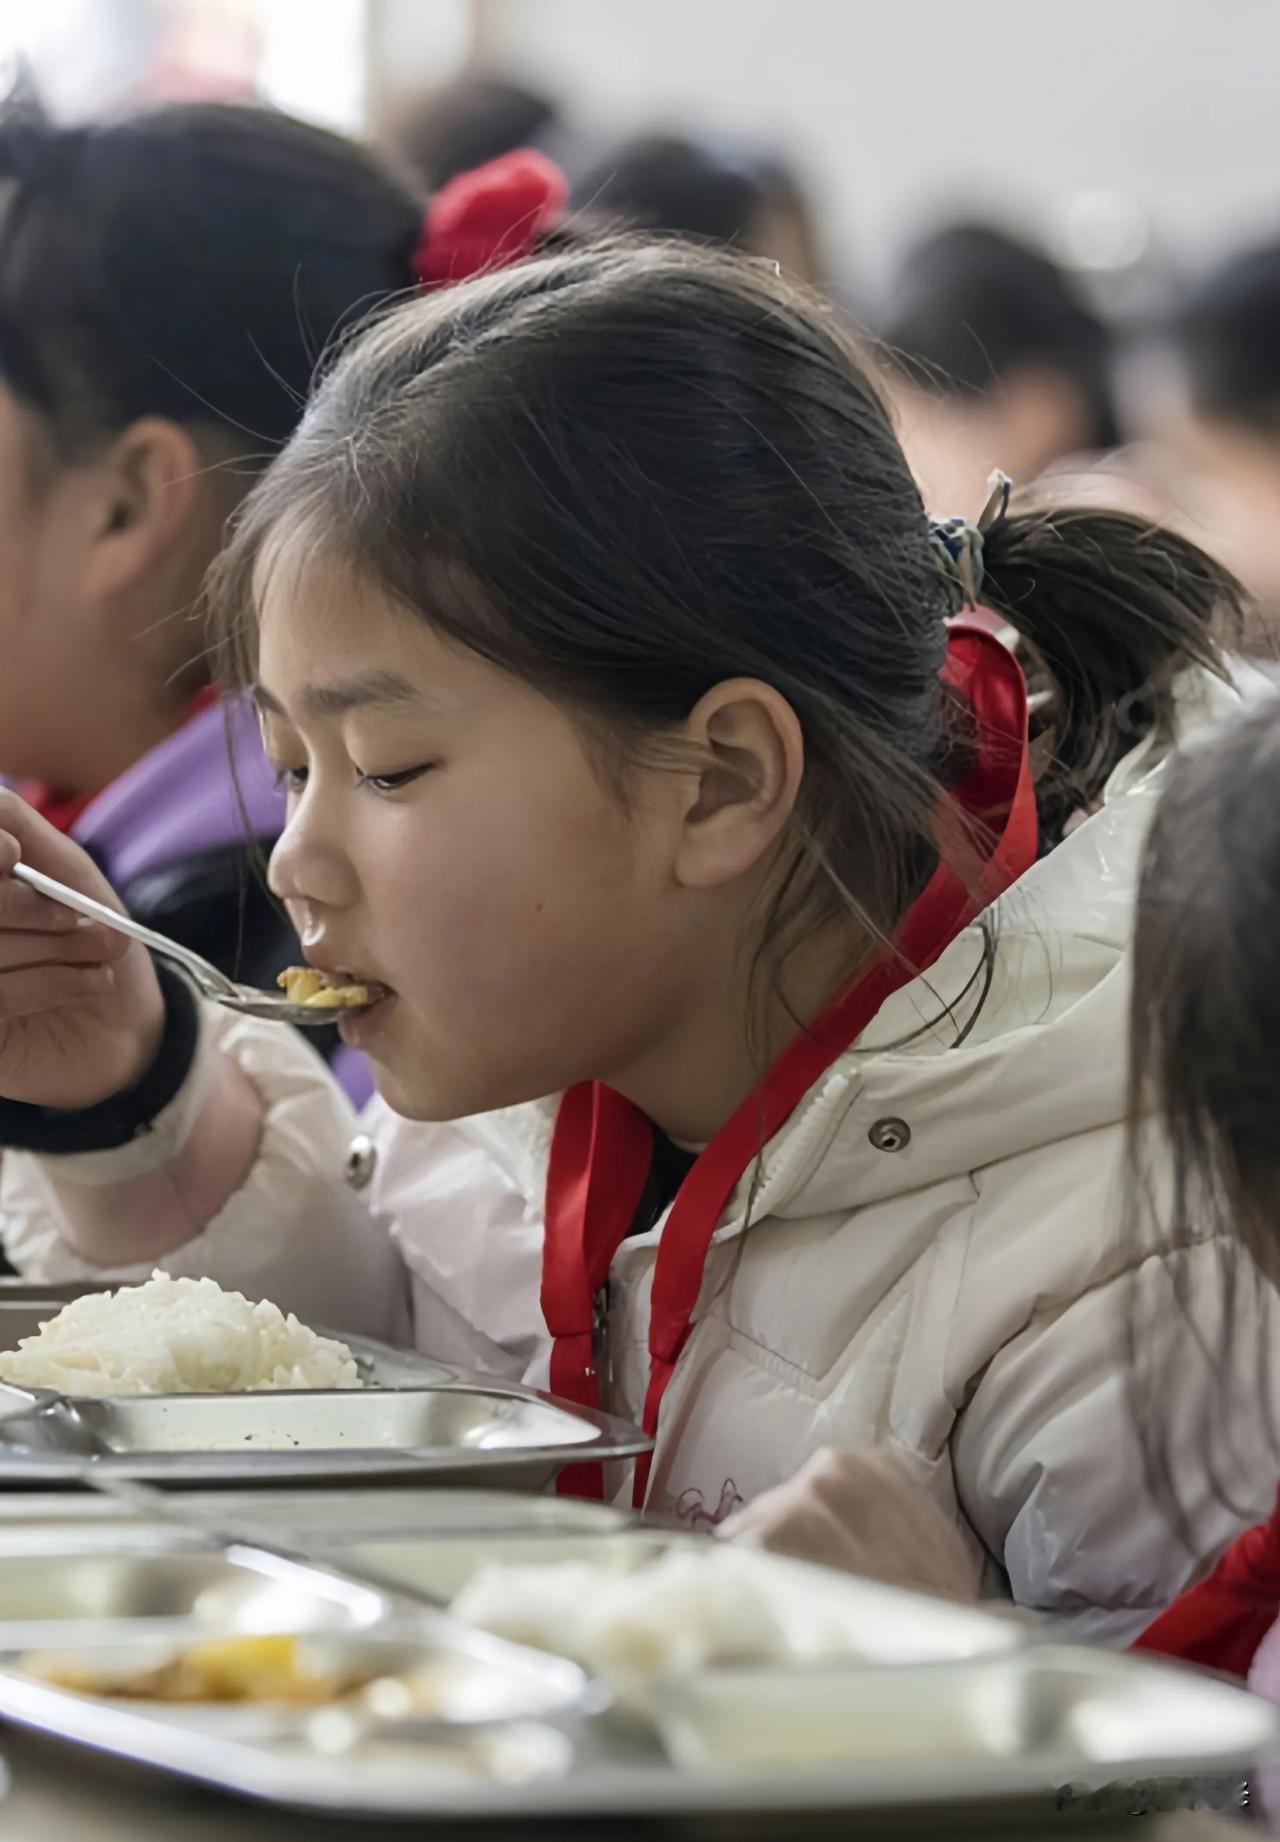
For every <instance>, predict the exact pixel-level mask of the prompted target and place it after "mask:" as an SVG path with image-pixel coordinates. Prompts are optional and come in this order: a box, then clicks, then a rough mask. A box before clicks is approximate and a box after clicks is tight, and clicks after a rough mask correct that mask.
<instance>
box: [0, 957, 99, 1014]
mask: <svg viewBox="0 0 1280 1842" xmlns="http://www.w3.org/2000/svg"><path fill="white" fill-rule="evenodd" d="M115 982H116V973H115V968H114V966H41V967H39V968H37V969H35V970H32V969H26V970H23V971H20V972H6V973H3V974H0V1022H11V1021H12V1020H13V1019H15V1018H18V1017H34V1016H38V1015H39V1014H40V1013H41V1012H42V1011H55V1010H61V1009H62V1008H63V1007H64V1006H66V1005H75V1004H86V1003H89V1002H90V1001H91V1000H92V999H94V998H104V997H106V996H108V995H109V994H110V993H111V992H112V991H113V990H114V989H115Z"/></svg>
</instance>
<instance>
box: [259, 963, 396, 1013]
mask: <svg viewBox="0 0 1280 1842" xmlns="http://www.w3.org/2000/svg"><path fill="white" fill-rule="evenodd" d="M276 983H277V984H278V985H279V986H280V989H281V990H282V991H283V992H284V995H285V997H286V998H288V1000H289V1002H290V1004H302V1005H305V1006H306V1007H307V1009H308V1010H318V1011H319V1010H324V1011H357V1010H365V1009H367V1008H368V1007H369V1006H370V1005H372V1004H378V1003H380V1002H381V1000H382V999H383V998H388V997H390V996H391V993H390V991H389V990H388V989H387V987H386V986H385V985H380V984H379V983H378V982H377V980H376V979H368V978H365V977H363V975H362V974H360V973H357V972H345V971H344V972H325V971H322V970H321V969H320V967H318V966H289V967H288V968H287V969H286V970H285V971H284V972H282V973H281V974H280V976H279V978H278V979H277V980H276Z"/></svg>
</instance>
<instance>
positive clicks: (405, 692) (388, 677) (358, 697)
mask: <svg viewBox="0 0 1280 1842" xmlns="http://www.w3.org/2000/svg"><path fill="white" fill-rule="evenodd" d="M253 701H254V702H255V703H256V704H257V706H258V708H259V710H263V711H266V712H267V713H268V714H270V715H272V716H283V715H284V714H285V712H284V706H283V704H281V702H280V700H279V699H278V698H276V697H273V696H272V695H271V692H270V691H268V690H267V688H266V686H265V685H261V684H255V685H254V687H253ZM298 702H299V704H300V705H301V707H302V709H303V710H304V712H305V713H306V714H307V715H308V716H345V715H346V714H347V712H348V711H349V710H362V709H365V708H366V707H368V706H370V705H381V706H383V707H386V706H388V705H392V704H421V702H422V696H421V694H420V692H419V691H418V690H417V689H416V688H415V687H414V686H413V685H412V684H410V682H409V680H408V679H407V678H402V677H401V676H400V674H399V672H388V671H369V672H357V673H356V674H355V676H354V677H352V678H338V679H335V680H334V681H333V682H332V683H331V684H308V685H305V686H304V687H303V690H302V692H301V694H300V696H299V699H298Z"/></svg>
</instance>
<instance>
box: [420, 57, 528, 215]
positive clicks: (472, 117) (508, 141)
mask: <svg viewBox="0 0 1280 1842" xmlns="http://www.w3.org/2000/svg"><path fill="white" fill-rule="evenodd" d="M558 125H559V115H558V112H557V110H556V107H555V104H554V103H553V102H552V101H551V99H550V98H549V97H547V96H544V95H542V94H541V92H540V91H538V90H532V89H528V88H526V87H525V85H524V84H522V83H516V82H513V81H510V80H509V79H507V78H504V77H499V76H493V75H485V74H483V73H479V72H477V73H473V74H472V75H470V76H466V77H459V78H458V79H457V81H456V82H453V83H449V84H446V85H444V86H443V87H442V88H440V89H435V90H429V91H428V92H427V93H426V94H425V95H424V96H420V97H417V98H416V99H415V100H413V101H412V102H407V103H405V104H403V105H402V106H401V108H400V109H399V110H398V112H397V113H396V114H395V115H394V116H393V118H392V120H391V121H390V123H389V125H388V127H387V129H386V140H387V143H388V145H389V146H390V147H391V149H392V151H393V152H394V153H395V154H396V155H397V156H398V157H399V158H400V159H401V160H402V161H404V163H405V164H406V165H407V166H408V167H409V169H410V171H411V172H412V173H413V174H414V176H415V178H416V179H418V180H419V181H420V182H421V184H422V185H423V186H424V187H425V188H426V190H427V191H429V192H436V191H439V189H440V187H441V186H443V185H447V184H448V182H449V180H450V179H456V178H457V176H458V174H459V173H469V172H472V171H474V169H475V168H476V167H478V166H487V165H488V163H489V161H490V160H497V159H500V158H501V157H502V155H503V154H506V153H512V152H514V151H515V149H516V148H518V147H542V146H543V145H544V144H545V143H546V142H547V140H548V139H549V138H550V136H551V135H552V134H553V133H554V132H555V130H556V129H557V127H558Z"/></svg>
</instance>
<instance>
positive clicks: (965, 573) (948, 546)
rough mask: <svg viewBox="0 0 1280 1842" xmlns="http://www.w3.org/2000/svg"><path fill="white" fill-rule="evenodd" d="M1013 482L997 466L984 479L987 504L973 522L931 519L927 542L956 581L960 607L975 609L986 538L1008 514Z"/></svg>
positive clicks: (967, 520) (979, 589) (982, 573)
mask: <svg viewBox="0 0 1280 1842" xmlns="http://www.w3.org/2000/svg"><path fill="white" fill-rule="evenodd" d="M1012 491H1013V481H1012V480H1011V479H1010V478H1009V475H1008V474H1007V473H1002V472H1001V471H1000V469H999V467H997V468H996V470H995V472H994V473H992V474H990V475H989V476H988V479H987V503H986V504H985V505H984V506H983V508H982V510H981V512H979V514H978V521H977V523H976V524H972V523H970V521H969V519H967V518H931V519H930V520H929V542H930V543H931V544H932V545H933V547H934V549H935V550H936V551H937V553H938V557H939V560H940V561H941V562H942V564H943V567H944V568H945V569H946V572H947V574H948V575H949V576H950V577H951V579H952V580H953V581H954V582H956V583H958V585H959V588H960V593H961V595H962V596H963V597H964V599H963V602H962V604H961V605H962V606H963V607H966V608H976V607H977V605H978V596H979V594H980V592H981V590H982V578H983V576H984V574H985V573H986V565H985V561H984V551H985V549H986V539H987V537H988V535H989V534H990V533H991V532H992V531H998V530H999V528H1000V526H1001V525H1002V524H1003V523H1004V521H1005V519H1006V517H1007V516H1008V514H1009V494H1010V493H1011V492H1012Z"/></svg>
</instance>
